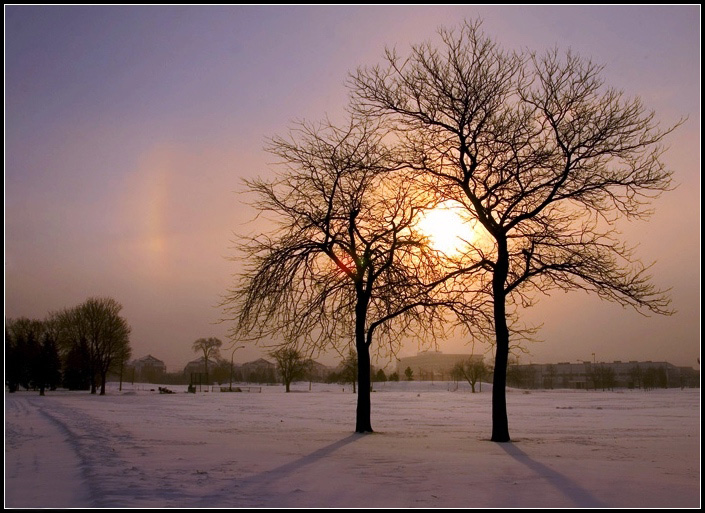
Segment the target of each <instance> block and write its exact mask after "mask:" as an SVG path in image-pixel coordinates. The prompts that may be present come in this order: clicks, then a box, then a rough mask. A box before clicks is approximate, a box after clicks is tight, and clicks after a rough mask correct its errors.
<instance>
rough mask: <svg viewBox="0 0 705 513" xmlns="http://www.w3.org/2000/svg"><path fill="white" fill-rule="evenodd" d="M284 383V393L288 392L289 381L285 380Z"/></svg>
mask: <svg viewBox="0 0 705 513" xmlns="http://www.w3.org/2000/svg"><path fill="white" fill-rule="evenodd" d="M284 385H285V386H286V393H287V394H288V393H289V382H288V381H285V382H284Z"/></svg>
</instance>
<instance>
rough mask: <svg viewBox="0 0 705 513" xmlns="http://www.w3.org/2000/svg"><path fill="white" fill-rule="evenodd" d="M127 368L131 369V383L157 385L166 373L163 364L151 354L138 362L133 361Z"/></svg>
mask: <svg viewBox="0 0 705 513" xmlns="http://www.w3.org/2000/svg"><path fill="white" fill-rule="evenodd" d="M129 367H130V368H131V369H132V373H133V374H132V378H133V381H141V382H145V383H158V382H160V378H161V377H162V376H164V374H165V373H166V365H165V364H164V362H163V361H161V360H159V359H158V358H155V357H154V356H152V355H151V354H148V355H147V356H144V357H142V358H139V359H138V360H133V361H132V362H130V364H129Z"/></svg>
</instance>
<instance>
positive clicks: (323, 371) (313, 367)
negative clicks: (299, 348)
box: [306, 359, 333, 381]
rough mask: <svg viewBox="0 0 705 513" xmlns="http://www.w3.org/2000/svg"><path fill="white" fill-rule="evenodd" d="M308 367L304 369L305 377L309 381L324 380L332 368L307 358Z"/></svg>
mask: <svg viewBox="0 0 705 513" xmlns="http://www.w3.org/2000/svg"><path fill="white" fill-rule="evenodd" d="M307 363H308V368H307V369H306V376H307V377H306V379H307V380H310V381H325V380H326V378H327V377H328V376H329V375H330V373H331V372H333V369H332V368H330V367H328V366H326V365H323V364H322V363H318V362H317V361H315V360H310V359H309V360H308V362H307Z"/></svg>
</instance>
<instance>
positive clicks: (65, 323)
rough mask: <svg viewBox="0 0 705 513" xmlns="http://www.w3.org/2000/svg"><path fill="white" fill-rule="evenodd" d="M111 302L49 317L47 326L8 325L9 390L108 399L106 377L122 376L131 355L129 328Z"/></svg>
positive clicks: (93, 302)
mask: <svg viewBox="0 0 705 513" xmlns="http://www.w3.org/2000/svg"><path fill="white" fill-rule="evenodd" d="M121 309H122V306H121V305H120V304H119V303H118V302H117V301H115V300H114V299H112V298H89V299H87V300H86V301H85V302H84V303H82V304H80V305H78V306H76V307H73V308H67V309H65V310H62V311H60V312H54V313H52V314H50V315H49V316H48V317H47V318H46V319H44V320H36V319H27V318H18V319H7V320H6V321H5V369H6V371H5V384H6V386H7V387H8V389H9V390H10V392H15V391H17V390H18V389H19V387H20V386H21V387H23V388H27V389H37V390H39V392H40V394H41V395H44V391H45V389H46V388H49V389H51V390H55V389H56V388H57V387H58V386H64V387H65V388H68V389H69V390H86V389H90V390H91V393H96V392H97V390H98V387H100V394H101V395H105V385H106V382H107V376H108V373H109V372H111V371H114V372H120V371H121V369H122V368H123V367H124V365H125V364H126V362H127V361H128V359H129V357H130V354H131V349H130V343H129V334H130V327H129V325H128V324H127V322H126V321H125V319H123V318H122V317H121V316H120V311H121Z"/></svg>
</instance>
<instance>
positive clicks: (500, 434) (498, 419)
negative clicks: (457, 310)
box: [492, 238, 511, 442]
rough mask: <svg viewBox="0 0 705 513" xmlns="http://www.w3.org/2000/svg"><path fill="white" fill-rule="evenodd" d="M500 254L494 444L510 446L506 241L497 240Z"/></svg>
mask: <svg viewBox="0 0 705 513" xmlns="http://www.w3.org/2000/svg"><path fill="white" fill-rule="evenodd" d="M497 247H498V252H497V253H498V254H497V262H496V265H495V272H494V276H493V278H492V295H493V299H494V324H495V336H496V342H497V345H496V346H495V350H496V353H495V363H494V380H493V387H492V441H493V442H509V441H511V440H510V438H509V422H508V420H507V393H506V388H507V364H508V363H509V328H508V327H507V313H506V294H505V292H504V286H505V283H506V280H507V273H508V271H509V254H508V252H507V240H506V238H504V239H501V238H500V239H498V240H497Z"/></svg>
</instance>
